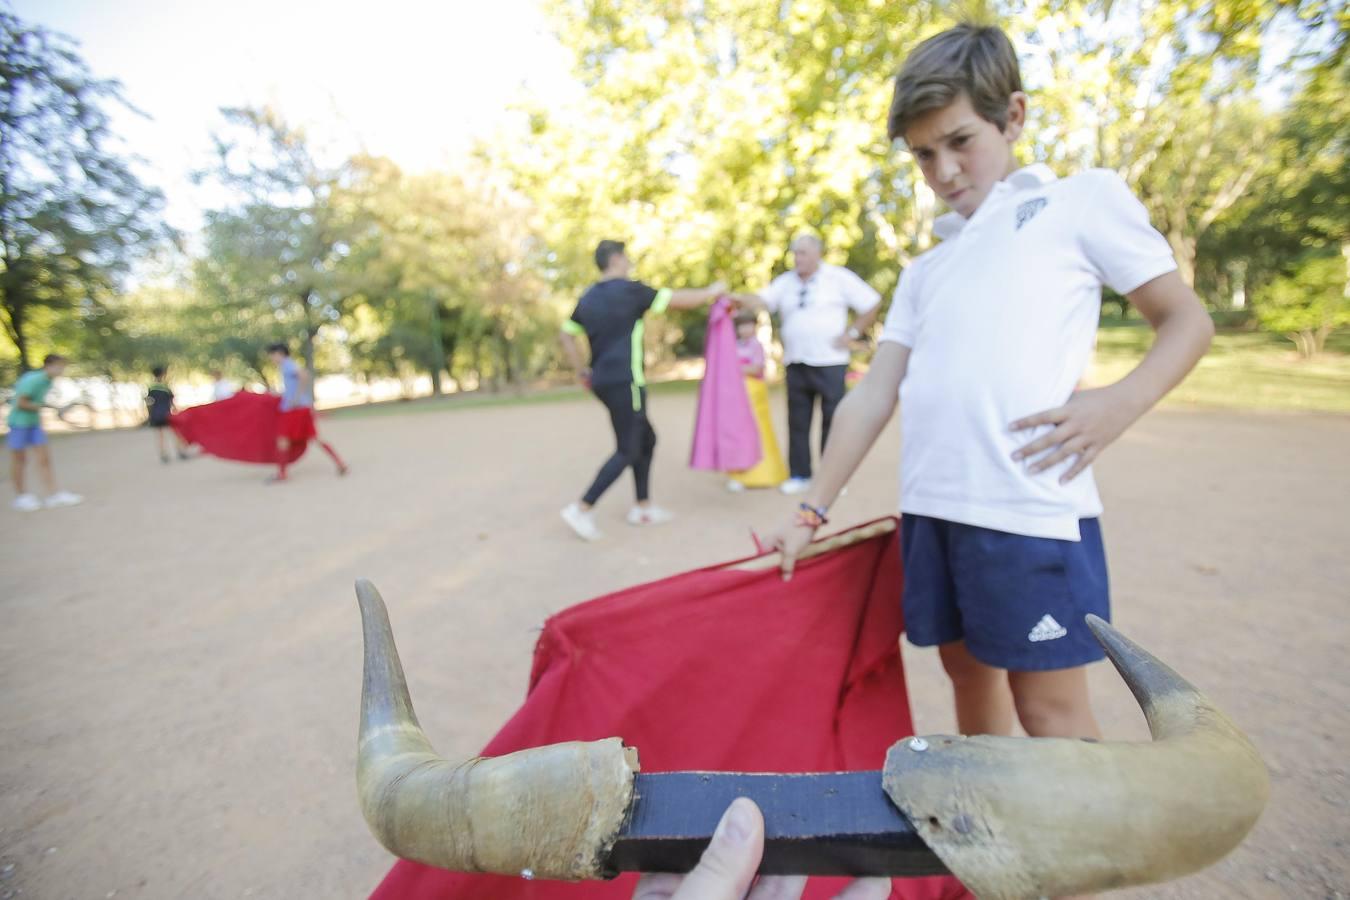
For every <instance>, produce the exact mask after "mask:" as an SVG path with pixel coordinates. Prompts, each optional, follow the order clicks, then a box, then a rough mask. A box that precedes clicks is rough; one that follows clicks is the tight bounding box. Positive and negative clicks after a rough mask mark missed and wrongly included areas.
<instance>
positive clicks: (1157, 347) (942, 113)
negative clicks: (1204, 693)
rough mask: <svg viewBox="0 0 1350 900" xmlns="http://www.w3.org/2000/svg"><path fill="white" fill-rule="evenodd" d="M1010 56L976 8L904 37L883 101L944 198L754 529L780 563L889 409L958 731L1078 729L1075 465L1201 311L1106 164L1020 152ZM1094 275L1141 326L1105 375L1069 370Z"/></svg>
mask: <svg viewBox="0 0 1350 900" xmlns="http://www.w3.org/2000/svg"><path fill="white" fill-rule="evenodd" d="M1026 110H1027V96H1026V94H1024V93H1023V92H1022V83H1021V76H1020V73H1019V70H1018V64H1017V56H1016V53H1015V52H1014V50H1013V47H1012V44H1011V42H1010V41H1009V40H1008V38H1007V36H1006V35H1004V34H1003V33H1002V32H1001V31H999V30H998V29H997V28H991V27H976V26H973V25H961V26H959V27H957V28H953V29H951V30H949V31H945V32H943V33H942V34H939V35H937V36H935V37H933V38H930V39H929V40H927V41H925V42H924V43H922V44H920V45H919V47H918V48H916V49H915V51H914V52H913V53H912V54H911V55H910V56H909V58H908V59H907V60H906V61H905V63H904V65H903V67H902V68H901V71H900V74H899V75H898V76H897V78H896V86H895V95H894V100H893V103H892V107H891V112H890V118H889V122H888V125H889V133H890V137H891V139H892V140H894V139H896V138H900V139H903V140H904V142H905V144H906V146H907V147H908V149H909V151H910V152H911V153H912V154H913V155H914V158H915V160H916V161H917V162H918V164H919V168H920V170H921V171H922V173H923V176H924V180H925V181H927V183H928V185H929V186H930V187H931V188H932V189H933V190H934V191H935V192H936V193H937V195H938V196H939V197H940V198H942V200H943V201H945V202H946V204H947V205H948V206H949V207H950V208H951V211H950V212H949V213H947V214H945V215H943V216H942V217H941V218H939V219H938V220H937V223H936V227H935V229H934V230H935V231H936V233H937V235H938V237H940V238H941V239H942V242H941V243H940V244H939V245H938V246H936V247H934V248H933V249H932V250H929V251H928V252H926V253H924V254H923V255H921V256H920V257H919V258H918V259H916V260H915V261H914V263H913V264H912V265H910V266H909V267H907V268H906V269H905V271H904V272H903V274H902V275H901V278H900V283H899V285H898V286H897V287H896V290H895V298H894V301H893V302H892V305H891V309H890V312H889V314H888V317H887V319H886V326H885V329H884V331H883V333H882V336H881V341H880V343H879V345H878V348H877V352H876V356H875V358H874V360H873V362H872V366H871V369H870V370H869V371H868V373H867V376H866V378H864V379H863V381H862V383H861V384H860V385H859V386H858V387H856V388H855V389H854V390H853V391H852V392H851V393H850V394H849V395H848V397H847V398H846V399H845V400H844V401H843V403H842V404H841V405H840V407H839V410H838V413H837V414H836V416H835V420H834V428H833V430H832V431H831V433H830V446H829V450H828V452H827V453H826V454H825V458H824V461H823V464H822V470H821V472H820V473H819V476H818V477H817V479H816V481H815V483H814V485H813V486H812V489H811V491H810V492H808V493H807V495H806V498H805V500H806V502H804V503H803V504H801V506H800V507H799V509H798V510H797V512H796V513H795V514H794V516H793V518H792V521H791V522H790V523H788V524H787V525H785V526H784V527H783V528H782V529H780V531H779V532H778V533H777V534H776V535H775V536H774V541H775V544H776V546H777V547H778V548H779V549H780V550H781V551H782V554H783V561H782V567H783V572H784V576H785V577H790V576H791V572H792V567H793V564H794V559H795V557H796V555H797V554H798V553H799V552H800V551H801V549H802V548H803V547H804V546H805V545H806V543H807V542H808V541H809V540H810V539H811V536H812V534H813V533H814V532H815V530H816V528H818V527H819V526H820V525H821V524H823V523H824V521H825V519H826V513H827V508H828V507H829V505H830V503H831V502H833V500H834V499H835V497H836V496H837V495H838V493H839V489H840V488H841V487H843V485H844V484H845V483H846V482H847V481H848V479H849V477H850V476H851V475H852V474H853V472H854V471H855V470H856V469H857V468H858V465H859V463H861V461H862V459H863V457H864V455H865V454H866V453H867V451H868V449H869V448H870V447H871V446H872V444H873V443H874V442H875V441H876V438H877V436H878V435H879V434H880V432H881V430H882V428H884V427H885V425H886V423H887V422H888V421H889V420H890V418H891V415H892V413H893V412H894V410H895V407H896V402H897V395H898V399H899V405H900V413H901V427H902V430H903V434H904V449H903V452H902V460H901V466H900V509H901V514H902V517H901V544H902V548H903V554H904V563H905V592H904V611H905V627H906V631H907V633H908V634H909V639H910V641H911V642H912V643H914V644H916V645H918V646H932V645H937V647H938V649H939V653H940V656H941V659H942V663H943V667H944V668H945V669H946V671H947V674H948V675H949V677H950V678H951V680H952V686H953V689H954V694H955V700H956V718H957V724H958V726H959V728H960V730H961V732H962V733H964V734H982V733H983V734H1008V733H1009V732H1010V731H1011V729H1012V719H1013V714H1014V713H1016V715H1017V717H1018V719H1019V720H1020V721H1021V724H1022V727H1023V728H1024V729H1025V730H1026V732H1027V733H1028V734H1030V735H1033V736H1061V737H1097V736H1098V733H1099V732H1098V727H1097V723H1096V721H1095V719H1094V718H1093V715H1092V709H1091V706H1090V704H1089V700H1088V687H1087V676H1086V669H1085V666H1086V664H1088V663H1090V662H1094V661H1096V660H1098V659H1101V658H1102V655H1103V654H1102V652H1101V650H1100V648H1098V646H1097V645H1096V643H1095V642H1094V641H1093V639H1092V637H1091V635H1090V634H1089V633H1088V630H1087V628H1086V626H1085V625H1084V623H1083V617H1084V616H1085V615H1086V614H1087V613H1095V614H1097V615H1099V616H1102V617H1103V618H1108V617H1109V600H1108V594H1107V577H1106V557H1105V554H1104V552H1103V549H1102V538H1101V529H1100V527H1099V525H1098V516H1099V515H1100V514H1101V511H1102V507H1101V501H1100V499H1099V498H1098V496H1097V489H1096V485H1095V484H1094V482H1093V477H1092V470H1091V464H1092V461H1093V460H1094V459H1096V458H1097V456H1098V455H1099V454H1100V453H1101V452H1102V450H1104V449H1105V448H1106V447H1107V446H1108V445H1110V443H1111V442H1112V441H1114V440H1115V439H1116V438H1118V437H1119V436H1120V435H1121V433H1122V432H1123V431H1124V430H1125V429H1126V428H1127V427H1129V426H1130V425H1131V424H1132V423H1133V422H1134V421H1135V420H1136V419H1138V418H1139V417H1140V416H1141V415H1143V414H1144V412H1145V411H1147V410H1148V409H1149V408H1150V407H1152V406H1153V405H1154V404H1155V403H1157V402H1158V400H1160V399H1161V398H1162V397H1163V396H1164V395H1166V394H1167V392H1168V391H1170V390H1171V389H1172V388H1173V387H1175V386H1176V385H1177V383H1178V382H1180V381H1181V379H1182V378H1184V377H1185V376H1186V373H1187V372H1189V371H1190V370H1191V369H1192V368H1193V367H1194V366H1195V364H1196V362H1197V361H1198V360H1199V359H1200V357H1201V356H1203V355H1204V353H1205V351H1206V350H1207V349H1208V347H1209V343H1210V339H1211V338H1212V336H1213V333H1214V327H1213V324H1212V323H1211V321H1210V319H1209V316H1208V315H1207V314H1206V312H1205V310H1204V308H1203V307H1202V306H1201V304H1200V302H1199V300H1198V299H1197V298H1196V296H1195V294H1194V293H1193V292H1192V291H1191V289H1190V288H1189V287H1187V285H1186V284H1185V283H1184V282H1183V281H1182V280H1181V278H1180V277H1179V276H1178V274H1177V271H1176V264H1175V262H1174V260H1173V258H1172V253H1171V250H1170V248H1169V246H1168V243H1167V241H1166V240H1165V239H1164V238H1163V236H1162V235H1161V234H1159V233H1158V232H1157V231H1156V230H1154V229H1153V228H1152V226H1150V224H1149V221H1148V215H1147V213H1146V212H1145V210H1144V207H1143V205H1142V204H1141V203H1140V202H1139V201H1138V200H1137V199H1135V197H1134V196H1133V195H1132V194H1131V193H1130V190H1129V188H1128V187H1126V185H1125V182H1124V181H1122V180H1121V178H1120V177H1119V176H1118V175H1116V174H1115V173H1114V172H1111V171H1107V170H1104V169H1094V170H1089V171H1086V172H1082V173H1079V174H1077V175H1073V176H1070V177H1067V178H1062V179H1060V178H1056V176H1055V175H1054V173H1052V172H1051V171H1050V170H1049V169H1048V168H1047V167H1046V166H1044V165H1031V166H1027V167H1025V168H1019V167H1018V164H1017V162H1016V161H1015V159H1014V155H1013V144H1014V143H1015V142H1016V140H1017V138H1018V136H1019V135H1020V134H1021V132H1022V128H1023V126H1024V124H1025V122H1026ZM1102 285H1107V286H1109V287H1111V288H1112V289H1113V290H1115V291H1117V292H1118V293H1120V294H1122V295H1125V296H1126V297H1128V298H1129V300H1130V302H1131V303H1133V304H1134V305H1135V307H1136V308H1137V309H1138V310H1139V311H1140V313H1142V314H1143V316H1144V318H1145V319H1147V320H1148V322H1149V324H1150V325H1151V326H1152V327H1153V329H1154V331H1155V332H1156V334H1157V339H1156V340H1155V341H1154V344H1153V347H1152V349H1151V350H1150V351H1149V352H1148V354H1147V355H1146V356H1145V357H1144V359H1143V360H1142V361H1141V362H1140V364H1139V365H1138V367H1136V368H1135V369H1134V370H1133V371H1132V372H1130V374H1128V375H1127V376H1125V377H1124V378H1123V379H1121V380H1120V381H1118V382H1116V383H1115V384H1112V385H1108V386H1106V387H1102V388H1097V389H1094V390H1077V385H1078V383H1079V381H1080V379H1081V378H1082V376H1083V374H1084V372H1085V371H1086V369H1087V367H1088V364H1089V362H1090V361H1091V358H1092V350H1093V341H1094V336H1095V334H1096V329H1097V321H1098V316H1099V312H1100V307H1101V288H1102Z"/></svg>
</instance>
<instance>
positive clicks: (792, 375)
mask: <svg viewBox="0 0 1350 900" xmlns="http://www.w3.org/2000/svg"><path fill="white" fill-rule="evenodd" d="M847 374H848V366H808V365H805V364H803V363H792V364H791V365H789V366H788V367H787V402H788V469H789V470H790V471H791V472H792V477H793V478H810V477H811V416H812V414H813V413H814V412H815V406H816V398H817V397H819V398H820V452H821V454H822V455H823V454H824V453H825V444H826V443H827V442H828V441H829V439H830V425H831V424H832V423H833V422H834V409H835V407H836V406H838V405H839V401H840V400H842V399H844V376H845V375H847Z"/></svg>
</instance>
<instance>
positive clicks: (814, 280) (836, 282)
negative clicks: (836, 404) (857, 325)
mask: <svg viewBox="0 0 1350 900" xmlns="http://www.w3.org/2000/svg"><path fill="white" fill-rule="evenodd" d="M762 296H763V299H764V305H765V306H767V307H768V308H769V312H771V313H777V314H778V318H779V321H780V322H781V323H782V329H781V331H782V337H783V362H785V363H787V364H788V365H791V364H793V363H805V364H806V365H808V366H846V365H848V361H849V351H848V350H840V349H839V348H838V347H835V346H834V342H835V341H836V340H838V339H839V338H840V337H842V336H843V334H844V332H846V331H848V311H849V310H850V309H851V310H853V311H854V312H855V313H858V314H859V315H861V314H862V313H865V312H869V311H870V310H871V309H872V308H873V307H874V306H876V305H877V304H878V303H879V302H881V295H880V294H878V293H877V292H876V289H875V288H873V287H872V286H871V285H870V284H868V283H867V282H865V281H863V280H862V279H861V278H859V277H858V276H857V275H855V274H854V273H852V272H850V271H849V270H848V269H845V268H844V267H843V266H832V265H830V264H829V263H821V264H820V267H819V268H817V269H816V271H815V272H813V273H812V274H811V277H810V278H807V279H806V280H805V281H803V280H802V278H801V276H800V275H798V274H797V271H796V270H795V269H789V270H788V271H786V272H784V273H783V274H782V275H779V276H778V277H777V278H775V279H774V280H773V281H772V282H771V283H770V284H769V289H768V290H767V291H765V292H764V294H763V295H762Z"/></svg>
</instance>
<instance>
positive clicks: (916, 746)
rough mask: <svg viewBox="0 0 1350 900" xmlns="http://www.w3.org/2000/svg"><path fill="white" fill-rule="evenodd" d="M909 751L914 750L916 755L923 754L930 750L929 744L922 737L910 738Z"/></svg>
mask: <svg viewBox="0 0 1350 900" xmlns="http://www.w3.org/2000/svg"><path fill="white" fill-rule="evenodd" d="M909 749H911V750H913V751H914V752H915V753H922V752H923V751H925V750H927V749H928V742H927V741H925V740H924V739H923V738H921V737H916V738H910V739H909Z"/></svg>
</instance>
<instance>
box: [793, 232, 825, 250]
mask: <svg viewBox="0 0 1350 900" xmlns="http://www.w3.org/2000/svg"><path fill="white" fill-rule="evenodd" d="M803 243H806V244H810V245H811V246H813V247H815V248H816V252H818V253H824V252H825V242H824V241H822V240H821V239H820V238H818V237H816V236H815V235H814V234H799V235H797V236H796V237H795V238H793V239H792V243H791V244H790V245H789V246H788V249H789V250H793V251H795V250H796V249H797V248H798V247H800V246H801V245H802V244H803Z"/></svg>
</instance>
